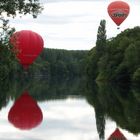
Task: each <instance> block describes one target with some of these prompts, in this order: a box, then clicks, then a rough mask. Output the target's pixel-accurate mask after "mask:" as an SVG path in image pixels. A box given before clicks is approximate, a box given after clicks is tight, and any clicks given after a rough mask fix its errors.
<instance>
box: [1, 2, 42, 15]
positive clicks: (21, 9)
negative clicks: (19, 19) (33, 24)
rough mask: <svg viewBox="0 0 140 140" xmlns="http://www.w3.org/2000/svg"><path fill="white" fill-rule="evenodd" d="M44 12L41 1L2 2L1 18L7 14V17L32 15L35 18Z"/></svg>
mask: <svg viewBox="0 0 140 140" xmlns="http://www.w3.org/2000/svg"><path fill="white" fill-rule="evenodd" d="M41 11H42V6H41V5H40V3H39V0H2V1H0V16H2V14H3V13H6V14H7V16H13V17H15V16H16V15H17V14H24V15H26V14H31V15H33V17H34V18H35V17H37V15H38V14H39V13H40V12H41Z"/></svg>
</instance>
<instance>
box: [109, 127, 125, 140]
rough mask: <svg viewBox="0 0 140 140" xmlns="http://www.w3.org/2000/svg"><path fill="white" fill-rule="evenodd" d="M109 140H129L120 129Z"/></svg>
mask: <svg viewBox="0 0 140 140" xmlns="http://www.w3.org/2000/svg"><path fill="white" fill-rule="evenodd" d="M108 140H127V139H126V138H125V136H124V135H123V134H122V133H121V132H120V130H119V129H118V128H116V130H115V131H114V132H113V133H112V134H111V136H110V137H109V138H108Z"/></svg>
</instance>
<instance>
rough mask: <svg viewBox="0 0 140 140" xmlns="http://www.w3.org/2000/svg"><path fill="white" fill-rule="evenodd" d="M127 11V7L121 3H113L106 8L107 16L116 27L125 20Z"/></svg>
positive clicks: (128, 9) (128, 8) (124, 3)
mask: <svg viewBox="0 0 140 140" xmlns="http://www.w3.org/2000/svg"><path fill="white" fill-rule="evenodd" d="M129 11H130V7H129V5H128V4H127V3H126V2H123V1H114V2H112V3H110V4H109V6H108V14H109V16H110V17H111V19H112V20H113V21H114V22H115V23H116V24H117V25H118V26H119V25H120V24H121V23H122V22H123V21H124V20H125V19H126V18H127V16H128V15H129Z"/></svg>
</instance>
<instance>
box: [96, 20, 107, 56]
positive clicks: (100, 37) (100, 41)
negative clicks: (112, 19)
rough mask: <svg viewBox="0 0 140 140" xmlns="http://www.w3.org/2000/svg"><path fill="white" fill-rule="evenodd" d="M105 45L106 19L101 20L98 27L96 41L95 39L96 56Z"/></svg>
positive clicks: (103, 49) (102, 50)
mask: <svg viewBox="0 0 140 140" xmlns="http://www.w3.org/2000/svg"><path fill="white" fill-rule="evenodd" d="M105 47H106V21H105V20H101V21H100V26H99V27H98V33H97V41H96V53H97V54H98V57H101V56H102V55H103V53H104V51H105Z"/></svg>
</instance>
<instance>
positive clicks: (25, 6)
mask: <svg viewBox="0 0 140 140" xmlns="http://www.w3.org/2000/svg"><path fill="white" fill-rule="evenodd" d="M41 10H42V7H41V6H40V4H39V0H3V1H0V80H3V79H5V78H7V77H8V76H10V75H12V74H13V72H15V70H16V69H17V68H16V63H17V60H16V59H15V54H14V53H13V51H11V50H12V46H11V45H10V43H9V38H10V36H11V35H12V33H13V32H14V31H15V29H14V28H11V27H10V26H9V24H8V22H9V21H8V20H6V18H7V17H6V14H7V16H13V17H15V16H16V15H17V14H22V15H26V14H32V15H33V17H34V18H35V17H37V15H38V14H39V13H40V12H41Z"/></svg>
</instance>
